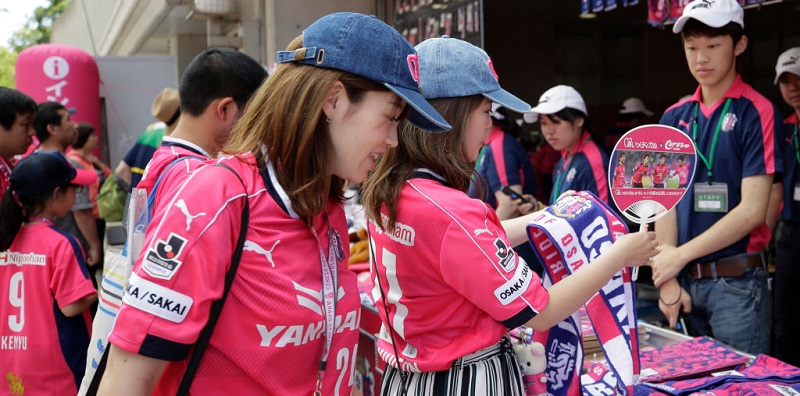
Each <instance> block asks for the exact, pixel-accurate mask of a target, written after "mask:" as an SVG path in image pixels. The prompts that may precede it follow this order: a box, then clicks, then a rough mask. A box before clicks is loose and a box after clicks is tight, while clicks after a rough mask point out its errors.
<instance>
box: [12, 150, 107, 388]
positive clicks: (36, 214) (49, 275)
mask: <svg viewBox="0 0 800 396" xmlns="http://www.w3.org/2000/svg"><path fill="white" fill-rule="evenodd" d="M95 181H97V175H96V174H95V173H94V172H93V171H84V170H76V169H75V168H73V167H72V166H71V165H70V164H69V163H68V162H67V159H66V158H64V155H63V154H61V153H60V152H58V151H40V152H35V153H33V154H30V155H29V156H27V157H25V158H23V159H22V160H21V161H20V162H19V163H18V164H17V166H16V167H14V170H13V171H12V172H11V186H10V187H9V188H8V189H7V190H6V191H5V193H4V194H3V197H2V201H0V252H3V253H2V254H3V265H0V283H2V285H3V292H2V293H0V317H2V318H3V322H2V325H0V336H2V338H3V353H2V354H3V358H2V359H0V373H3V379H4V389H5V390H6V391H5V392H3V393H4V394H11V395H23V394H25V395H53V396H56V395H74V394H76V393H77V392H78V386H79V385H80V380H81V378H82V377H83V371H84V368H85V365H86V350H87V348H88V347H89V329H90V328H91V316H90V314H89V310H88V308H89V306H90V305H91V304H93V303H94V302H95V301H96V299H97V292H96V290H95V288H94V286H92V281H91V280H90V279H89V272H88V269H87V267H86V262H85V261H84V258H83V257H84V256H83V250H82V249H81V246H80V245H79V244H78V242H77V241H76V240H75V238H74V237H72V236H71V235H69V234H66V233H64V232H62V231H61V230H59V229H58V227H56V226H55V224H54V223H53V219H54V218H56V217H61V216H64V215H66V214H67V212H69V211H70V210H71V208H72V203H73V202H75V188H76V187H77V186H78V185H88V184H92V183H94V182H95Z"/></svg>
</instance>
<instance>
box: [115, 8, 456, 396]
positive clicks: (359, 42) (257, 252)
mask: <svg viewBox="0 0 800 396" xmlns="http://www.w3.org/2000/svg"><path fill="white" fill-rule="evenodd" d="M211 54H214V52H212V53H211ZM222 55H225V54H224V53H223V54H222ZM277 58H278V63H279V64H278V67H277V69H276V71H275V73H273V75H272V76H271V77H270V78H269V79H267V80H265V82H264V83H263V84H261V86H260V87H259V88H258V90H257V91H256V92H255V94H254V95H253V97H252V99H251V100H250V101H249V103H247V105H246V106H245V103H241V104H239V103H237V102H236V101H233V100H230V99H231V98H230V97H227V98H222V99H215V100H212V101H211V104H210V105H209V104H202V103H201V104H200V108H199V110H198V109H196V108H192V107H190V106H188V104H189V103H193V102H192V101H194V100H195V96H194V95H192V94H191V92H188V91H186V92H185V91H184V90H183V89H182V90H181V109H182V112H183V116H182V117H181V121H180V124H179V125H178V128H177V129H176V131H175V132H174V133H173V136H172V137H178V136H185V135H184V133H186V132H188V130H187V131H184V132H182V133H180V134H179V132H180V131H181V129H182V128H184V127H188V126H189V125H190V123H192V124H191V125H193V126H196V123H198V122H203V121H205V122H209V121H208V119H207V118H206V117H222V116H223V115H226V114H227V115H226V117H234V115H235V114H236V113H237V112H243V114H242V116H241V119H240V120H238V122H237V123H236V126H235V127H234V129H233V131H232V132H231V134H230V139H229V141H228V143H227V146H226V147H225V148H224V153H225V154H226V155H225V156H224V157H222V158H220V159H218V160H214V161H210V162H209V163H210V164H213V165H208V166H200V167H197V168H195V169H194V171H193V172H192V173H191V174H190V175H189V176H188V177H185V178H182V176H181V174H178V173H176V172H171V171H170V172H166V173H165V175H166V176H165V179H164V182H163V183H161V186H160V187H159V188H158V192H157V197H156V210H155V212H154V217H153V220H152V222H151V224H150V226H149V227H148V229H147V233H146V236H145V247H144V248H143V251H144V252H145V253H144V254H142V255H141V256H140V257H139V259H138V260H137V262H136V265H135V269H134V273H133V274H132V275H131V280H130V286H129V290H138V291H142V292H144V291H146V290H161V291H162V292H166V293H169V295H172V296H180V297H181V298H182V299H183V301H186V302H189V303H190V305H186V306H185V310H183V311H181V312H179V313H178V312H173V311H171V310H170V309H168V308H165V307H162V306H161V305H158V304H152V303H143V302H140V300H137V299H136V298H135V296H133V295H132V294H133V293H132V292H129V293H127V294H126V297H124V298H123V305H122V307H121V309H120V312H119V315H118V317H117V322H116V324H115V326H114V330H113V331H112V333H111V335H110V336H109V341H110V342H111V344H112V345H111V347H110V348H111V352H110V354H109V358H108V368H107V371H106V373H105V376H104V377H103V380H102V382H101V384H100V390H99V394H101V395H130V394H136V395H145V394H146V395H149V394H152V393H154V394H158V395H161V394H175V390H176V389H177V387H178V383H179V382H180V380H181V378H182V375H183V373H184V369H185V365H186V358H187V356H188V355H189V353H190V351H191V349H192V345H193V344H195V342H196V340H197V339H198V335H199V333H200V331H201V329H202V328H203V327H204V326H205V325H206V323H207V321H208V320H209V305H210V304H211V301H213V300H216V299H218V298H220V296H221V295H222V291H223V288H224V279H225V276H226V271H227V270H228V268H229V267H230V266H231V263H232V259H231V256H232V254H233V251H234V249H235V247H236V241H237V238H239V237H240V235H239V233H240V231H239V230H240V228H241V227H242V211H243V208H244V205H245V202H248V205H249V211H250V216H249V221H248V227H247V228H246V229H245V231H244V232H246V236H245V237H246V242H245V247H244V249H243V252H242V254H241V258H240V262H239V265H238V270H237V272H236V277H235V279H234V280H233V283H232V285H231V287H230V294H229V296H228V298H227V300H226V302H225V306H224V308H223V309H222V312H221V315H220V320H219V322H218V324H217V326H216V328H215V329H214V332H213V335H212V336H211V338H210V342H209V345H208V349H207V351H206V352H205V354H204V355H203V358H202V361H201V362H200V366H199V368H198V371H197V375H196V376H195V378H194V382H193V384H192V387H191V393H192V394H203V395H228V394H239V395H255V394H259V395H305V394H310V393H315V392H316V393H317V394H324V395H336V396H347V395H350V392H351V388H352V384H353V381H352V376H353V372H352V368H353V367H355V363H354V359H355V358H356V348H357V344H358V336H359V326H358V321H359V319H358V318H359V315H360V314H359V312H360V311H359V310H360V298H359V293H358V288H357V285H356V275H355V273H353V272H351V271H349V270H348V269H347V256H348V249H347V247H346V246H344V245H343V240H342V238H341V235H347V221H346V219H345V216H344V209H343V200H344V185H345V180H350V181H352V182H355V183H358V182H361V181H363V180H364V179H365V178H366V176H367V173H368V172H369V171H371V170H372V168H373V167H374V163H375V160H376V158H377V157H379V156H380V155H381V154H383V153H384V152H385V151H386V148H387V146H394V145H396V144H397V125H398V123H399V122H400V121H402V120H403V119H404V118H405V117H406V116H409V117H410V119H411V120H412V121H413V122H415V123H417V124H418V125H421V126H423V127H425V128H428V129H431V130H434V131H441V130H446V129H448V128H449V127H450V126H449V125H448V124H447V122H445V121H444V120H443V119H442V118H441V116H439V114H438V113H436V111H435V110H433V108H432V107H430V105H429V104H428V103H427V102H425V100H424V99H423V98H422V96H421V95H420V93H419V85H418V82H417V80H416V79H417V78H418V75H419V72H418V70H419V69H418V66H417V65H418V63H417V62H416V59H417V56H416V52H415V51H414V48H413V47H412V46H411V44H409V43H408V42H407V41H406V40H405V39H404V38H403V37H402V36H401V35H400V33H398V32H397V31H396V30H395V29H394V28H392V27H391V26H389V25H387V24H385V23H384V22H382V21H380V20H379V19H377V18H375V17H371V16H367V15H363V14H356V13H334V14H330V15H327V16H325V17H323V18H321V19H319V20H317V21H316V22H314V23H313V24H311V26H309V27H308V28H307V29H305V30H304V31H303V33H302V35H301V36H299V37H298V38H296V39H295V40H294V41H292V43H290V44H289V46H288V48H287V50H286V51H281V52H279V53H278V54H277ZM201 59H202V58H201ZM410 60H411V62H409V61H410ZM233 71H235V72H238V73H242V74H243V76H248V77H252V76H251V74H252V72H248V71H246V70H241V69H239V68H234V69H233ZM248 73H250V74H248ZM187 75H188V74H184V79H187V78H188V80H186V82H187V83H190V85H193V86H194V89H198V90H202V89H204V88H205V86H204V85H205V84H207V83H208V81H209V80H213V79H209V78H206V79H202V80H194V79H192V78H191V77H187ZM262 79H263V78H260V79H258V80H257V81H260V80H262ZM183 85H184V84H182V86H183ZM207 107H208V108H210V110H209V111H203V109H206V108H207ZM298 109H303V111H297V110H298ZM199 117H202V118H199ZM237 118H238V117H237ZM227 119H228V118H222V120H227ZM215 122H216V121H215ZM176 135H177V136H176ZM217 137H218V138H219V137H220V136H218V135H217ZM226 137H227V136H226ZM216 141H217V142H220V141H219V140H216ZM165 142H166V139H165ZM164 147H165V146H164V143H162V147H161V149H159V150H164ZM206 151H207V152H210V153H215V152H216V151H217V150H216V149H215V147H214V146H208V147H207V148H206ZM156 155H158V153H156ZM153 161H156V157H155V156H154V157H153V160H152V161H151V162H150V165H149V166H148V170H147V172H146V174H145V178H144V179H143V180H142V183H140V187H141V184H143V183H145V181H146V180H147V178H148V177H150V172H151V169H152V166H153V163H154V162H153ZM185 162H188V161H185ZM217 164H219V165H220V166H214V165H217ZM221 165H224V166H225V167H223V166H221ZM226 167H228V168H229V169H226ZM240 178H241V179H240ZM175 180H180V182H178V183H176V182H175ZM242 184H244V191H243V186H242ZM162 200H163V202H165V203H164V204H161V203H160V202H162ZM245 200H247V201H245ZM167 244H169V247H170V248H171V249H170V250H168V251H171V252H173V255H171V256H169V257H165V256H163V255H162V256H158V255H159V254H160V252H164V254H166V253H167V252H166V251H165V249H166V245H167ZM309 253H311V254H309ZM158 257H163V258H164V259H167V260H169V262H168V263H173V264H177V266H176V267H173V268H170V267H169V266H166V267H165V266H161V265H160V264H159V263H160V262H162V261H159V260H163V259H159V258H158ZM301 334H303V335H309V334H316V336H307V337H306V336H300V337H299V338H298V336H299V335H301ZM221 378H224V380H221Z"/></svg>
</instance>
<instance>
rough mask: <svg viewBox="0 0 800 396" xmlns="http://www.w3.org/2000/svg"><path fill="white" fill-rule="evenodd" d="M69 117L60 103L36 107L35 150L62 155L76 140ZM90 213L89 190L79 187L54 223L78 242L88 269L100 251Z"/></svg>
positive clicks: (45, 103)
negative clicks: (72, 202) (72, 201)
mask: <svg viewBox="0 0 800 396" xmlns="http://www.w3.org/2000/svg"><path fill="white" fill-rule="evenodd" d="M70 115H71V111H70V110H67V108H66V107H64V105H62V104H61V103H56V102H44V103H40V104H39V106H38V108H37V109H36V114H35V115H34V116H33V128H34V129H35V130H36V137H37V138H38V139H39V142H40V143H39V148H38V149H37V150H41V151H58V152H60V153H62V154H64V153H65V152H66V151H67V148H68V147H70V146H72V144H74V143H75V141H76V140H77V139H78V130H77V124H76V123H75V122H74V121H72V118H71V116H70ZM67 160H68V161H69V162H70V164H72V166H73V167H75V168H80V165H79V164H78V163H77V162H75V161H73V160H71V159H69V158H68V159H67ZM92 209H94V206H93V205H92V201H91V200H90V199H89V189H88V188H85V187H81V188H78V189H77V198H76V199H75V204H74V205H73V206H72V210H71V211H70V212H69V213H67V215H66V216H64V217H58V218H56V219H55V220H54V221H55V223H56V225H58V228H59V229H61V230H62V231H64V232H66V233H68V234H70V235H72V236H74V237H75V238H77V239H78V241H80V242H81V246H83V249H84V251H85V252H86V263H87V264H88V265H89V267H94V266H96V265H98V264H100V263H102V251H103V250H102V248H103V246H102V244H101V242H100V237H99V236H98V235H97V223H96V222H95V217H94V214H93V213H92Z"/></svg>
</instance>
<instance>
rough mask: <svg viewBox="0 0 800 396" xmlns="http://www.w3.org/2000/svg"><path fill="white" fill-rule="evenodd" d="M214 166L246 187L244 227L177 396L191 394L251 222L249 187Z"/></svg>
mask: <svg viewBox="0 0 800 396" xmlns="http://www.w3.org/2000/svg"><path fill="white" fill-rule="evenodd" d="M214 166H221V167H223V168H226V169H228V170H229V171H231V172H233V174H234V175H236V178H237V179H239V181H240V182H242V187H244V209H242V225H241V227H240V228H239V240H238V241H237V242H236V250H234V252H233V256H232V257H231V267H230V269H229V270H228V273H227V274H225V289H224V290H223V291H222V297H220V299H219V300H216V301H214V302H213V303H212V304H211V313H210V314H209V317H208V322H207V323H206V325H205V326H204V327H203V330H202V331H201V332H200V336H199V337H198V339H197V342H196V343H195V345H194V352H193V353H192V357H191V359H190V360H189V365H188V367H186V373H185V374H184V375H183V379H182V380H181V385H180V387H178V392H177V395H179V396H183V395H188V394H189V388H191V386H192V381H193V380H194V376H195V374H197V368H198V367H199V366H200V360H201V359H202V358H203V353H204V352H205V351H206V348H207V347H208V343H209V341H210V340H211V335H212V334H213V333H214V327H215V326H216V325H217V320H218V319H219V315H220V313H221V312H222V306H223V305H224V304H225V300H226V299H227V298H228V292H229V291H230V289H231V284H233V279H234V278H235V277H236V270H237V269H238V268H239V260H241V258H242V250H243V249H244V241H245V238H246V237H247V235H246V234H247V226H248V222H249V220H250V200H249V199H248V197H247V187H246V186H245V184H244V180H242V178H241V177H240V176H239V175H238V174H237V173H236V171H234V170H233V169H232V168H231V167H230V166H228V165H225V164H215V165H214Z"/></svg>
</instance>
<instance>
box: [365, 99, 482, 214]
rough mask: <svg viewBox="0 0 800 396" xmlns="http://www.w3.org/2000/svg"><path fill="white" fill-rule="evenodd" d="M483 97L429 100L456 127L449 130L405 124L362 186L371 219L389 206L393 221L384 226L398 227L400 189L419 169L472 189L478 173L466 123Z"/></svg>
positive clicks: (456, 186)
mask: <svg viewBox="0 0 800 396" xmlns="http://www.w3.org/2000/svg"><path fill="white" fill-rule="evenodd" d="M483 100H484V97H483V96H482V95H474V96H467V97H460V98H443V99H429V100H428V102H430V104H431V105H433V107H434V108H435V109H436V110H437V111H438V112H439V114H441V115H442V117H444V119H445V120H447V122H448V123H450V125H451V126H452V127H453V129H451V130H450V131H447V132H442V133H430V132H425V131H423V130H421V129H419V128H417V127H415V126H413V125H412V124H410V123H409V122H405V123H404V124H403V127H402V129H401V130H400V133H399V144H398V146H397V147H394V148H391V149H389V150H388V151H387V152H386V154H385V155H384V156H383V157H382V158H381V159H380V160H379V161H378V164H377V165H376V167H375V170H374V171H373V172H372V173H371V174H370V175H369V176H367V180H366V181H365V182H364V185H363V186H362V194H363V197H362V203H363V204H364V207H365V208H366V211H367V216H368V217H369V218H371V219H373V220H378V219H380V218H381V214H380V211H381V207H382V206H383V205H386V210H387V211H388V212H389V220H388V223H386V224H380V226H381V228H383V229H385V230H394V225H395V222H396V221H397V203H398V200H399V198H400V190H402V188H403V185H404V184H405V182H406V180H408V179H409V178H410V177H411V175H412V174H413V173H414V172H415V171H416V170H417V169H419V168H427V169H430V170H431V171H433V172H435V173H436V174H437V175H439V176H442V177H443V178H444V179H445V181H446V182H447V184H449V185H450V187H452V188H455V189H457V190H459V191H463V192H467V190H469V185H470V181H471V180H472V178H473V177H476V176H477V173H476V172H475V166H474V165H475V164H474V163H473V162H471V161H470V160H469V159H468V158H467V156H466V146H465V142H466V126H467V122H468V121H469V117H470V115H471V114H472V112H473V111H474V110H475V109H477V108H478V107H479V106H480V105H481V103H483ZM476 185H480V183H476ZM479 193H480V194H481V195H482V192H479ZM479 196H480V195H479Z"/></svg>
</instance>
